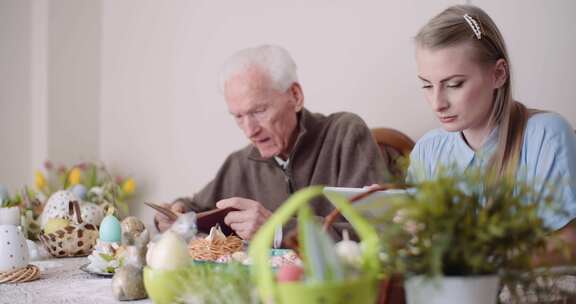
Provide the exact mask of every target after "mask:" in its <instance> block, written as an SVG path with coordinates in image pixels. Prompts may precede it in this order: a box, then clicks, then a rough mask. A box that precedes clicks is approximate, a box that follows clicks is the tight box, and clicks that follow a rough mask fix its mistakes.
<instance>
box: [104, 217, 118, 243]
mask: <svg viewBox="0 0 576 304" xmlns="http://www.w3.org/2000/svg"><path fill="white" fill-rule="evenodd" d="M121 236H122V228H121V226H120V221H119V220H118V219H117V218H116V217H115V216H113V215H107V216H106V217H104V219H103V220H102V223H100V240H102V241H104V242H115V243H120V240H121Z"/></svg>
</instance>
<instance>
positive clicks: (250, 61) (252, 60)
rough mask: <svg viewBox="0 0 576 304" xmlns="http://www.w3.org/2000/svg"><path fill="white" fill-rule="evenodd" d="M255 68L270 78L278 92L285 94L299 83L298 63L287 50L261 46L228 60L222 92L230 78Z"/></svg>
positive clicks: (224, 69) (220, 86) (223, 72)
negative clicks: (294, 84) (293, 85)
mask: <svg viewBox="0 0 576 304" xmlns="http://www.w3.org/2000/svg"><path fill="white" fill-rule="evenodd" d="M254 66H256V67H258V68H260V69H262V71H263V72H264V73H266V74H267V75H268V76H269V77H270V80H271V81H272V86H273V88H274V89H276V90H279V91H282V92H284V91H286V90H288V88H289V87H290V86H291V85H292V84H293V83H295V82H297V81H298V76H297V74H296V63H295V62H294V60H293V59H292V57H291V56H290V53H288V51H287V50H286V49H284V48H283V47H280V46H277V45H261V46H258V47H254V48H247V49H243V50H240V51H238V52H236V53H235V54H234V55H232V56H231V57H230V58H228V60H226V62H225V63H224V65H223V66H222V70H221V72H220V77H219V78H220V79H219V88H220V91H221V92H224V85H225V83H226V81H228V80H229V79H230V77H232V76H234V75H237V74H239V73H241V72H244V71H246V70H247V69H248V68H249V67H254Z"/></svg>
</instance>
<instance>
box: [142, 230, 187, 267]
mask: <svg viewBox="0 0 576 304" xmlns="http://www.w3.org/2000/svg"><path fill="white" fill-rule="evenodd" d="M150 250H151V252H150V256H149V259H148V265H149V266H150V267H151V268H152V269H162V270H174V269H177V268H180V267H183V266H187V265H189V264H190V262H191V258H190V255H188V249H187V248H186V242H184V240H183V239H182V238H181V237H180V236H179V235H177V234H176V233H174V232H172V231H166V232H164V234H162V237H161V238H160V240H159V241H158V242H157V243H156V244H154V245H153V246H152V247H151V248H150Z"/></svg>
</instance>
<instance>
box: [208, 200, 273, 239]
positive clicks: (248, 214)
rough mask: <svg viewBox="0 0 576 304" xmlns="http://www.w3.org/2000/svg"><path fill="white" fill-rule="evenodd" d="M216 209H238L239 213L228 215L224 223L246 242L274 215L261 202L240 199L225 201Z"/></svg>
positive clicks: (233, 212)
mask: <svg viewBox="0 0 576 304" xmlns="http://www.w3.org/2000/svg"><path fill="white" fill-rule="evenodd" d="M216 207H218V208H219V209H225V208H235V209H238V211H231V212H230V213H228V214H227V215H226V217H225V218H224V222H225V223H226V225H228V226H230V228H232V230H234V231H235V232H236V234H237V235H238V236H239V237H241V238H242V239H245V240H250V239H251V238H252V237H253V236H254V234H255V233H256V231H258V229H259V228H260V226H262V224H264V223H265V222H266V221H267V220H268V218H269V217H270V215H272V212H270V210H268V209H266V208H264V207H263V206H262V204H260V203H259V202H257V201H254V200H251V199H246V198H240V197H232V198H228V199H223V200H221V201H219V202H218V203H216Z"/></svg>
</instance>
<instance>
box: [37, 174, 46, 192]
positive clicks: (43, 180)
mask: <svg viewBox="0 0 576 304" xmlns="http://www.w3.org/2000/svg"><path fill="white" fill-rule="evenodd" d="M35 176H36V180H35V182H36V188H38V190H42V189H44V187H46V178H45V177H44V174H42V172H41V171H39V170H36V174H35Z"/></svg>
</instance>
